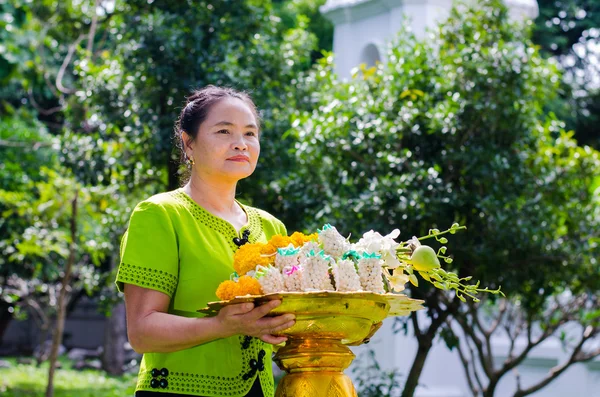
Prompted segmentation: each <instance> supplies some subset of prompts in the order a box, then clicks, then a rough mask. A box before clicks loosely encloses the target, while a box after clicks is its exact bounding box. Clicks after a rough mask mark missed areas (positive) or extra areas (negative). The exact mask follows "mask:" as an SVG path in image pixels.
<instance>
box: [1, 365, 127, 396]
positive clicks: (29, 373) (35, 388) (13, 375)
mask: <svg viewBox="0 0 600 397" xmlns="http://www.w3.org/2000/svg"><path fill="white" fill-rule="evenodd" d="M3 360H5V361H8V362H10V363H11V367H10V368H0V395H1V396H2V397H21V396H28V397H33V396H35V397H37V396H44V394H45V392H46V384H47V382H48V363H43V364H42V365H41V367H39V368H38V367H37V366H36V365H35V364H17V360H16V359H14V358H9V359H6V358H3ZM60 362H61V365H62V368H60V369H58V370H57V371H56V373H55V375H54V395H55V396H56V397H113V396H114V397H117V396H119V397H123V396H133V392H134V390H135V381H136V376H137V375H134V374H128V375H124V376H119V377H116V376H110V375H107V374H106V373H104V372H102V371H94V370H83V371H77V370H74V369H71V362H70V361H69V360H67V359H61V360H60Z"/></svg>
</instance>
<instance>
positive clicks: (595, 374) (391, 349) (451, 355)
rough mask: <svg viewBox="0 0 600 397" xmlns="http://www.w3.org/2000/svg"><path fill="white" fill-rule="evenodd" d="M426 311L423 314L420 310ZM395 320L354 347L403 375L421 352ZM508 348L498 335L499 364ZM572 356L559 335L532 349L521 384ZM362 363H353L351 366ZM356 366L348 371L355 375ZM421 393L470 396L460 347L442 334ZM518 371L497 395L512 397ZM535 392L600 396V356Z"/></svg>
mask: <svg viewBox="0 0 600 397" xmlns="http://www.w3.org/2000/svg"><path fill="white" fill-rule="evenodd" d="M421 314H423V315H424V313H421ZM393 321H394V319H392V318H389V319H386V320H385V321H384V325H383V327H382V328H381V329H380V330H379V332H378V333H377V334H376V335H375V337H374V338H373V339H372V340H371V342H370V343H369V344H368V345H363V346H358V347H353V348H352V350H353V351H354V353H355V354H356V355H357V360H358V357H360V355H361V354H362V353H363V352H365V351H367V350H368V349H373V350H375V352H376V357H377V360H378V362H379V364H380V365H381V366H382V368H383V369H385V370H391V369H393V368H396V369H398V370H399V371H400V373H401V374H403V375H404V376H406V375H408V372H409V370H410V366H411V365H412V362H413V359H414V357H415V354H416V349H417V343H416V339H415V338H414V336H412V333H411V334H409V335H408V336H404V335H403V334H394V333H393V331H392V324H393ZM507 349H508V339H505V338H498V339H495V340H494V341H493V344H492V350H493V351H494V352H498V356H496V363H497V365H499V364H500V363H501V362H502V360H503V358H504V357H503V354H506V351H507ZM566 358H567V356H566V352H564V351H563V349H562V346H561V345H560V343H559V342H558V341H557V340H555V339H554V340H549V341H547V342H545V343H542V344H541V345H540V346H538V347H537V348H535V349H534V350H532V352H531V353H530V354H529V355H528V358H527V359H526V361H525V362H524V364H523V365H521V366H519V367H518V368H517V370H518V371H519V374H520V376H521V384H522V386H523V387H527V386H528V385H531V384H533V383H537V382H538V381H539V380H541V379H543V378H544V377H545V376H546V374H547V373H548V370H549V369H550V368H552V367H553V366H555V365H557V364H559V363H562V362H563V361H564V360H565V359H566ZM355 365H358V363H357V362H356V363H353V364H352V366H355ZM352 366H351V367H350V368H349V369H348V371H346V373H347V374H348V375H350V376H352V373H351V370H352ZM420 384H421V385H420V387H419V388H418V389H417V392H416V394H415V396H416V397H471V396H472V394H471V392H470V391H469V387H468V384H467V381H466V378H465V375H464V369H463V366H462V364H461V362H460V360H459V358H458V354H457V353H456V352H452V351H450V350H449V349H448V348H447V347H446V345H445V344H444V342H443V341H442V340H441V339H439V338H438V339H437V340H436V341H435V342H434V346H433V348H432V349H431V351H430V353H429V355H428V357H427V361H426V362H425V367H424V369H423V373H422V376H421V378H420ZM515 385H516V383H515V376H514V374H513V373H512V372H510V373H508V374H507V375H505V377H504V378H503V379H502V380H501V382H500V383H499V385H498V388H497V391H496V394H495V395H496V396H497V397H509V396H512V395H513V393H514V391H515V390H516V389H515ZM531 396H533V397H565V396H568V397H599V396H600V359H598V358H597V359H596V360H594V361H592V362H590V363H580V364H575V365H573V366H571V367H570V368H569V369H568V370H567V371H566V372H565V373H563V374H562V375H561V376H559V377H558V378H557V379H556V380H554V381H553V382H552V383H550V385H548V386H547V387H546V388H543V389H541V390H540V391H539V392H537V393H534V394H531Z"/></svg>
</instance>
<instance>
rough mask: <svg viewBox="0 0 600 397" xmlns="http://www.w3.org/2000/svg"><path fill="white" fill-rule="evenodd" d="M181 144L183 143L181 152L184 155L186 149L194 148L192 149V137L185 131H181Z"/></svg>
mask: <svg viewBox="0 0 600 397" xmlns="http://www.w3.org/2000/svg"><path fill="white" fill-rule="evenodd" d="M181 142H182V143H183V150H184V152H185V153H186V154H187V151H188V149H190V150H192V151H193V150H194V148H192V137H191V136H189V134H188V133H187V132H185V131H181Z"/></svg>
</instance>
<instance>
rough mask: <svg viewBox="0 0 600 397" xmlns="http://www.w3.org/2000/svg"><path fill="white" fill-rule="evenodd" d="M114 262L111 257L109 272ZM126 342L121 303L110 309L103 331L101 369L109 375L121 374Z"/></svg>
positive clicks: (114, 259)
mask: <svg viewBox="0 0 600 397" xmlns="http://www.w3.org/2000/svg"><path fill="white" fill-rule="evenodd" d="M116 262H117V261H116V257H115V255H112V256H111V258H110V268H111V270H112V269H114V268H115V267H116ZM126 341H127V325H126V318H125V303H123V302H121V303H119V304H117V305H116V306H114V307H113V308H112V311H111V313H110V317H108V319H107V321H106V328H105V329H104V343H103V344H104V350H103V354H102V369H103V370H105V371H106V372H108V373H109V374H111V375H122V374H123V365H124V364H125V349H124V347H123V346H124V345H125V342H126Z"/></svg>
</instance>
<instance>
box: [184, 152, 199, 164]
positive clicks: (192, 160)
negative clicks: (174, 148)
mask: <svg viewBox="0 0 600 397" xmlns="http://www.w3.org/2000/svg"><path fill="white" fill-rule="evenodd" d="M185 157H187V161H188V164H189V165H194V164H196V162H195V161H194V158H193V157H192V156H188V155H187V153H186V155H185Z"/></svg>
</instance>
